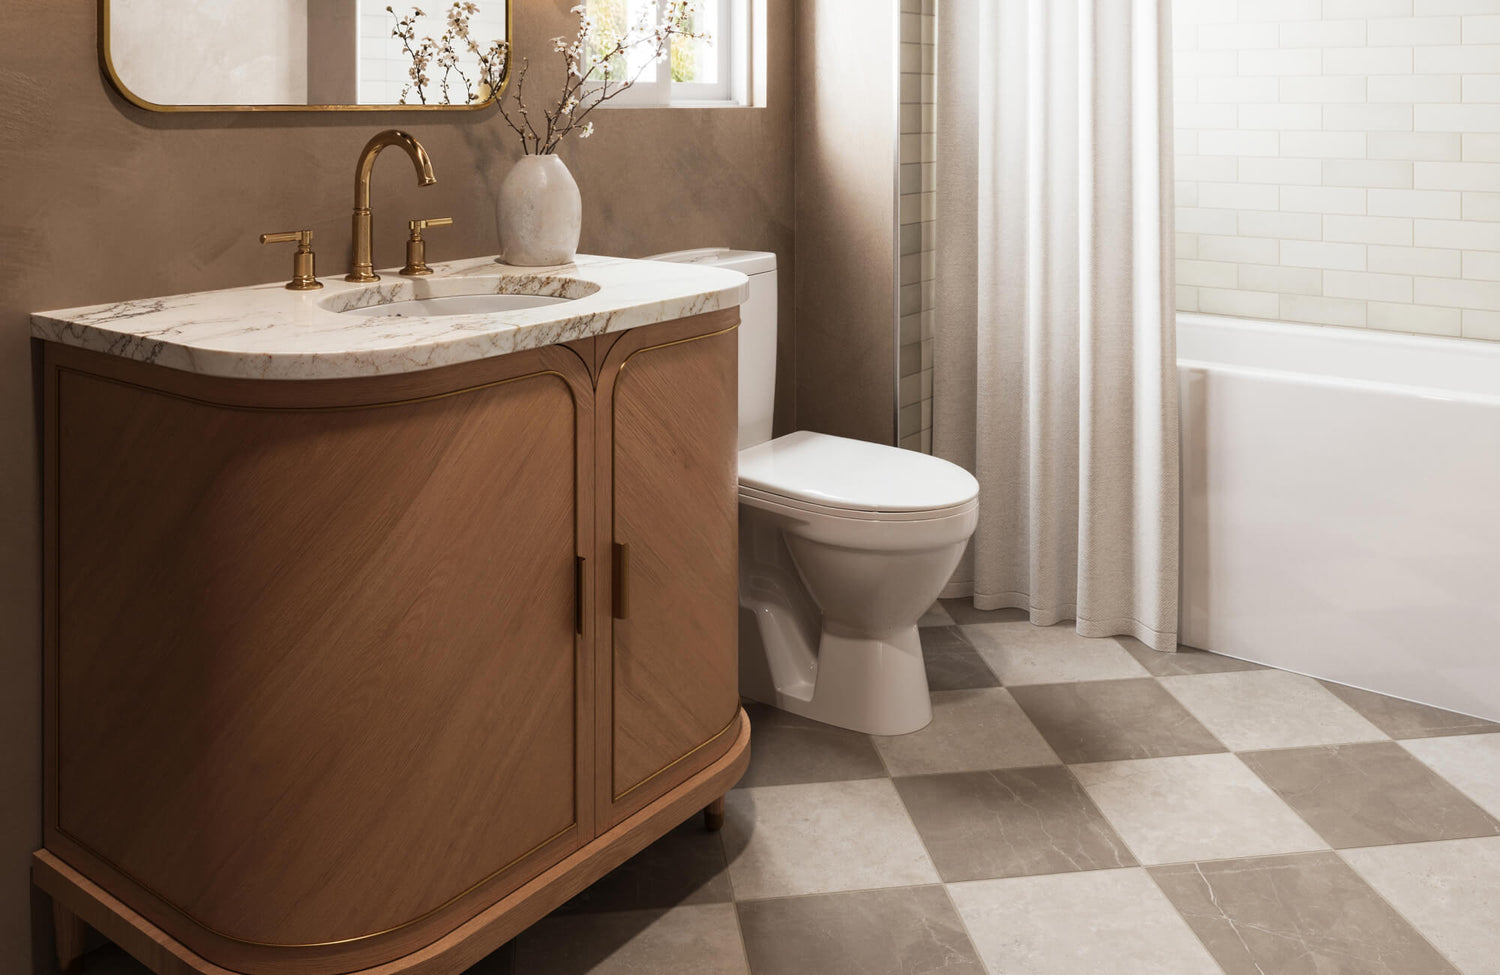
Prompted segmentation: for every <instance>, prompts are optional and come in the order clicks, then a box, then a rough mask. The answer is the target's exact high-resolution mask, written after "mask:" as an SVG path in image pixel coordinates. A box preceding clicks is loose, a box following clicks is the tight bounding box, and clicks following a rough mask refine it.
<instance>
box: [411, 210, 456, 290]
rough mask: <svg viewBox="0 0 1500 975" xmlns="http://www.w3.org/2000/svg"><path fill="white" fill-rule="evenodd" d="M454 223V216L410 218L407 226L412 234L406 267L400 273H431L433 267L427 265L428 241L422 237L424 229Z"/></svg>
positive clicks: (414, 274)
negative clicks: (424, 218)
mask: <svg viewBox="0 0 1500 975" xmlns="http://www.w3.org/2000/svg"><path fill="white" fill-rule="evenodd" d="M452 224H453V218H452V217H428V218H427V219H426V220H408V221H407V222H406V226H407V228H408V229H410V230H411V236H410V237H408V238H407V239H406V267H403V268H402V269H401V271H400V273H401V274H405V275H406V276H408V277H413V276H416V275H419V274H431V273H432V268H430V267H428V266H427V241H425V240H423V239H422V231H424V230H426V229H427V228H428V227H448V226H451V225H452Z"/></svg>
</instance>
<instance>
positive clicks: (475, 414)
mask: <svg viewBox="0 0 1500 975" xmlns="http://www.w3.org/2000/svg"><path fill="white" fill-rule="evenodd" d="M593 395H594V393H593V387H592V382H591V381H590V378H589V376H588V372H587V370H586V368H585V366H584V363H583V362H582V360H581V359H579V358H578V356H576V355H574V354H573V353H572V352H569V351H567V350H565V349H560V348H550V349H544V350H539V351H535V352H522V353H517V354H515V355H512V356H506V357H504V358H502V359H496V360H490V361H487V362H485V363H476V364H472V365H470V366H463V367H451V368H450V369H447V370H435V371H433V372H432V373H427V374H421V375H414V376H413V377H411V378H409V379H408V378H407V377H389V378H384V379H378V380H369V381H365V380H341V381H339V382H338V383H320V382H307V383H254V382H248V383H241V382H237V381H233V380H203V379H202V377H191V376H187V377H185V376H184V375H183V374H181V373H177V374H172V373H171V372H170V371H168V370H160V369H153V367H148V366H141V365H140V364H137V363H122V362H121V361H120V360H111V358H110V357H103V356H93V357H90V356H89V355H87V354H81V353H77V352H76V350H58V352H57V354H56V355H53V356H51V357H50V358H49V375H48V396H49V402H48V414H49V415H48V421H49V423H48V427H49V438H50V439H49V444H48V468H47V480H48V485H47V486H48V512H49V517H48V523H47V531H48V561H49V569H50V571H49V579H48V581H49V593H48V595H49V606H50V608H51V613H50V614H49V628H48V642H49V647H48V701H49V704H48V710H49V722H50V723H51V725H50V726H51V729H52V731H51V733H50V734H49V742H48V748H49V754H48V766H49V767H48V773H47V779H48V841H47V846H48V848H49V849H51V850H54V851H56V852H58V853H59V854H60V855H62V856H63V857H64V858H65V859H66V860H67V861H69V862H70V863H72V864H74V865H75V866H78V867H79V868H81V869H84V870H85V871H86V872H87V873H88V874H89V875H90V876H92V877H95V878H97V879H98V880H99V881H101V882H102V883H104V884H105V885H106V886H107V887H108V888H109V889H110V890H111V891H112V892H114V893H116V895H117V896H119V897H120V898H121V899H122V900H124V901H126V903H128V904H129V905H130V906H131V907H132V908H134V909H136V910H137V911H139V912H140V913H143V914H145V915H146V916H147V917H149V918H150V919H151V920H152V921H153V922H155V923H156V924H157V925H159V926H160V927H162V928H164V929H166V930H167V931H168V932H169V933H171V934H172V935H173V936H174V937H176V938H178V939H179V940H181V941H182V942H184V943H186V944H187V945H189V946H190V947H192V949H193V950H194V951H197V952H198V953H199V954H201V955H202V956H203V957H205V958H209V959H212V960H213V961H215V962H217V963H218V964H220V965H222V966H224V967H227V968H231V969H235V970H245V971H293V970H295V971H296V972H298V973H318V972H342V971H348V970H350V969H352V968H364V967H366V966H368V965H375V964H379V963H381V962H383V961H385V960H387V959H389V958H393V957H397V956H400V955H403V954H405V953H407V952H410V951H413V950H415V949H417V948H418V947H420V946H422V945H426V944H428V943H430V942H432V941H434V940H435V939H436V938H438V937H440V936H442V935H443V934H446V933H447V932H448V931H450V930H452V928H453V927H454V926H455V924H456V923H457V921H456V920H455V918H457V919H458V920H463V919H467V918H469V917H472V916H473V915H474V914H476V913H478V912H479V911H480V910H482V909H484V908H485V907H487V906H488V905H489V904H492V903H494V902H495V901H496V900H498V899H499V898H500V896H502V895H503V894H504V893H505V892H506V891H507V890H510V889H514V888H515V887H516V886H518V885H519V884H520V883H522V882H524V881H525V880H527V879H528V878H529V877H531V876H535V875H536V874H537V873H539V872H540V871H541V870H543V869H544V868H546V867H547V866H549V865H550V864H552V863H554V862H556V861H557V860H558V859H560V858H561V857H562V856H563V855H565V854H566V853H567V852H568V851H569V850H572V849H575V848H577V847H578V846H580V845H581V844H582V843H584V842H587V841H588V840H590V839H591V838H592V837H593V834H594V822H593V815H592V800H593V797H594V787H595V781H596V775H595V771H594V768H593V747H594V738H595V734H594V729H593V706H592V683H593V680H594V677H593V672H592V665H593V660H592V656H591V654H590V653H589V652H587V647H588V643H587V641H586V639H585V637H584V636H583V634H582V631H583V629H584V627H583V626H582V625H581V622H582V620H581V615H582V611H581V609H580V607H579V605H578V603H579V599H580V598H581V595H582V594H581V591H580V585H579V579H580V572H579V563H578V561H577V559H578V557H579V556H581V555H589V554H591V553H592V551H593V549H594V544H595V538H594V534H595V532H594V526H593V523H592V514H593V511H594V507H595V492H594V488H593V483H592V474H593V470H594V466H595V451H594V447H593V443H592V439H593V431H594V406H593ZM122 569H123V570H124V571H122Z"/></svg>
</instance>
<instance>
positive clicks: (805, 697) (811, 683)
mask: <svg viewBox="0 0 1500 975" xmlns="http://www.w3.org/2000/svg"><path fill="white" fill-rule="evenodd" d="M653 259H654V260H666V261H684V262H692V263H704V264H713V265H717V266H720V267H727V268H732V269H734V270H737V271H742V272H744V273H745V274H747V275H748V276H749V278H750V297H749V299H748V300H747V301H746V302H745V303H744V304H743V305H741V306H740V330H739V406H740V427H739V451H740V453H739V495H740V554H739V562H740V693H741V694H742V695H743V696H745V697H747V698H750V699H751V700H755V701H760V702H762V703H765V704H770V705H774V706H775V707H778V708H781V709H783V710H786V711H791V712H793V713H794V714H800V715H802V716H804V717H807V718H812V719H813V720H816V721H822V722H826V723H827V724H832V725H838V726H839V727H842V728H850V729H853V730H855V731H862V732H865V733H867V734H875V735H901V734H906V733H908V732H912V731H916V730H918V729H920V728H923V727H925V726H926V725H927V723H928V722H929V721H931V720H932V703H931V699H930V697H929V695H928V691H927V673H926V670H925V668H924V667H923V663H922V644H921V640H920V639H919V637H918V635H917V621H918V620H919V619H920V618H921V617H922V614H923V613H925V612H926V611H927V609H928V608H929V607H930V606H931V605H932V603H933V601H934V600H935V599H936V598H937V596H938V593H939V592H941V591H942V588H943V586H944V585H945V584H946V583H947V581H948V578H949V577H950V576H951V575H952V573H953V570H954V569H955V568H956V567H957V566H958V562H959V559H960V558H961V557H962V555H963V552H964V547H965V546H966V545H967V544H968V542H969V536H970V535H972V534H973V533H974V526H975V524H976V523H977V521H978V517H979V515H978V500H977V499H978V495H979V483H978V482H977V481H975V480H974V478H973V476H972V475H970V474H969V472H968V471H966V470H964V469H963V468H961V467H959V466H958V465H956V464H951V463H949V462H947V461H945V460H940V459H938V458H936V457H930V456H928V455H926V454H921V453H917V452H915V451H910V450H901V449H898V448H896V447H889V446H885V445H883V444H873V443H867V442H865V441H862V440H850V439H847V438H844V437H834V436H829V435H828V434H822V433H812V432H810V431H799V432H797V433H790V434H787V435H786V436H782V437H777V438H775V439H772V438H771V413H772V405H773V402H774V398H775V383H776V256H775V255H774V254H768V253H759V252H752V251H734V250H727V249H723V248H705V249H701V250H692V251H678V252H675V253H672V254H662V255H658V256H657V257H655V258H653Z"/></svg>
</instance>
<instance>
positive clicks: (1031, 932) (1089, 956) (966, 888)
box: [948, 868, 1221, 975]
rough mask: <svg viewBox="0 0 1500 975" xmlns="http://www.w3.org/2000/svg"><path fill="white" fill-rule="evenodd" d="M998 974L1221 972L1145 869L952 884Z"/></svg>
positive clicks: (994, 974)
mask: <svg viewBox="0 0 1500 975" xmlns="http://www.w3.org/2000/svg"><path fill="white" fill-rule="evenodd" d="M948 893H949V894H950V895H951V896H952V897H953V903H954V906H956V907H957V908H958V913H959V916H960V917H962V918H963V919H964V924H965V926H967V927H968V929H969V936H970V937H971V938H972V939H973V941H974V947H975V948H977V949H979V957H980V958H981V959H983V960H984V963H985V966H986V967H987V968H988V969H989V971H990V973H991V975H1221V972H1220V969H1219V966H1218V965H1217V964H1215V963H1214V960H1213V958H1212V957H1210V956H1209V954H1208V952H1207V951H1206V950H1205V949H1204V947H1203V945H1202V944H1201V943H1200V942H1199V941H1198V939H1197V938H1196V937H1194V936H1193V932H1192V930H1191V929H1190V928H1189V927H1188V926H1187V923H1186V922H1185V921H1183V919H1182V917H1181V915H1179V914H1178V913H1177V912H1176V911H1175V910H1173V908H1172V905H1171V903H1170V902H1168V900H1167V899H1166V898H1165V897H1164V896H1162V892H1161V891H1160V890H1158V889H1157V887H1156V885H1155V884H1153V883H1152V882H1151V878H1150V877H1148V876H1147V875H1146V873H1145V871H1143V870H1140V869H1138V868H1136V869H1130V870H1093V871H1089V872H1086V873H1063V874H1053V875H1051V876H1046V877H1012V878H1009V879H1006V880H978V881H973V882H971V883H966V884H953V885H951V886H949V888H948Z"/></svg>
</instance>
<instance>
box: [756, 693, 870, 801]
mask: <svg viewBox="0 0 1500 975" xmlns="http://www.w3.org/2000/svg"><path fill="white" fill-rule="evenodd" d="M745 713H746V714H747V715H749V716H750V740H751V742H752V743H753V744H752V745H751V746H750V767H749V768H748V769H746V770H745V774H744V777H742V778H741V779H740V781H739V782H738V783H736V788H745V789H748V788H753V787H755V786H762V785H800V784H802V783H805V782H835V781H838V780H841V779H880V778H884V777H885V774H886V772H885V766H884V765H883V764H881V761H880V756H879V755H878V754H877V753H876V751H875V746H874V745H872V744H870V736H869V735H864V734H860V733H859V732H857V731H850V730H849V729H847V728H837V727H834V726H833V725H831V724H824V723H823V722H821V721H813V720H812V719H810V718H804V717H802V716H801V715H797V714H792V713H791V712H790V711H783V710H781V709H780V708H773V707H771V706H770V705H768V704H760V703H758V702H755V701H747V702H746V703H745Z"/></svg>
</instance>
